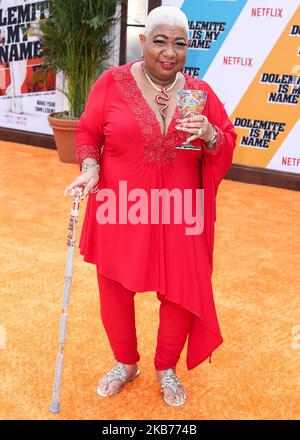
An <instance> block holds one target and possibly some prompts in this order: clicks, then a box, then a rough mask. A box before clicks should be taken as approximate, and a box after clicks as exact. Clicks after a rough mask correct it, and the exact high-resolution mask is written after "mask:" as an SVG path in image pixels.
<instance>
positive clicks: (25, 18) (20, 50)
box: [0, 0, 62, 134]
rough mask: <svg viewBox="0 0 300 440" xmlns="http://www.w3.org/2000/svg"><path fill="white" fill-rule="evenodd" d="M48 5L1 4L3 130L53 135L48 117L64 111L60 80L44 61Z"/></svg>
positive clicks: (21, 0) (15, 0)
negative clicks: (43, 33) (43, 29)
mask: <svg viewBox="0 0 300 440" xmlns="http://www.w3.org/2000/svg"><path fill="white" fill-rule="evenodd" d="M47 3H48V2H47V1H37V0H30V1H26V0H0V127H3V128H12V129H15V130H25V131H29V132H35V133H43V134H52V129H51V128H50V127H49V124H48V121H47V116H48V115H49V113H51V112H53V111H60V110H62V97H61V94H60V93H58V92H57V91H56V83H57V76H56V74H55V73H54V72H53V71H52V70H51V66H49V65H48V66H45V65H44V63H43V59H42V51H41V44H40V37H41V32H40V25H41V23H42V22H43V21H44V20H45V19H46V18H47V15H48V9H47Z"/></svg>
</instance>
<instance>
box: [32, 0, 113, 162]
mask: <svg viewBox="0 0 300 440" xmlns="http://www.w3.org/2000/svg"><path fill="white" fill-rule="evenodd" d="M118 3H120V1H119V0H50V1H49V14H48V18H47V19H46V20H45V21H44V22H43V23H42V24H41V26H40V30H41V38H40V41H41V44H42V50H43V58H44V60H45V64H48V63H49V64H50V65H51V67H52V68H53V69H54V70H55V71H57V72H59V71H61V72H63V74H64V78H65V84H66V86H65V87H64V90H61V91H62V93H63V94H64V95H65V96H66V98H67V100H68V104H69V111H67V112H59V113H52V114H51V115H49V117H48V120H49V123H50V125H51V127H52V129H53V132H54V138H55V143H56V147H57V150H58V154H59V158H60V160H61V161H62V162H69V163H75V162H76V154H75V138H74V136H75V126H76V123H77V121H78V118H79V117H80V115H81V113H82V112H83V110H84V105H85V102H86V99H87V97H88V94H89V92H90V89H91V87H92V85H93V83H94V82H95V80H96V79H97V77H98V76H99V75H100V74H101V73H102V72H103V71H104V70H105V69H106V68H107V67H108V59H109V57H110V54H111V47H112V40H111V38H110V37H109V32H110V30H111V27H112V25H113V24H115V23H116V22H117V20H118V19H119V17H117V16H116V7H117V4H118Z"/></svg>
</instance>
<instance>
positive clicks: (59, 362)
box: [50, 353, 63, 413]
mask: <svg viewBox="0 0 300 440" xmlns="http://www.w3.org/2000/svg"><path fill="white" fill-rule="evenodd" d="M62 366H63V354H62V353H59V354H58V355H57V359H56V368H55V378H54V386H53V394H52V401H51V406H50V411H51V412H54V413H57V412H59V394H60V383H61V374H62Z"/></svg>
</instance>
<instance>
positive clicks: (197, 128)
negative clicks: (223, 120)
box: [176, 115, 214, 145]
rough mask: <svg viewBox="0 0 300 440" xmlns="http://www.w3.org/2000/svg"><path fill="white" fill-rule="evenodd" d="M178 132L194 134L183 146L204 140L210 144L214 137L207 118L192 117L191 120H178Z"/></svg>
mask: <svg viewBox="0 0 300 440" xmlns="http://www.w3.org/2000/svg"><path fill="white" fill-rule="evenodd" d="M176 122H178V125H177V126H176V128H177V130H182V131H185V132H186V133H190V134H192V136H191V137H189V138H188V139H187V140H186V142H184V144H183V145H186V144H188V143H190V142H192V141H194V140H195V139H202V140H203V141H204V142H208V141H209V140H210V139H211V138H212V137H213V132H214V131H213V127H212V125H211V123H210V122H209V120H208V119H207V117H206V116H204V115H199V116H192V117H191V118H185V119H177V121H176Z"/></svg>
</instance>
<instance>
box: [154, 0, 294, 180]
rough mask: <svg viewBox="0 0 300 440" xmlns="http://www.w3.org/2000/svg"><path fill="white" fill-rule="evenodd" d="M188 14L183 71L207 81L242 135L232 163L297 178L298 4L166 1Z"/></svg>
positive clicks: (250, 0)
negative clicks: (187, 33)
mask: <svg viewBox="0 0 300 440" xmlns="http://www.w3.org/2000/svg"><path fill="white" fill-rule="evenodd" d="M162 4H163V5H170V6H178V7H180V8H181V9H182V10H183V12H185V14H186V15H187V17H188V19H189V28H190V35H189V37H190V43H189V50H188V58H187V63H186V69H185V71H186V73H188V74H190V75H192V76H194V77H197V78H201V79H203V80H204V81H207V82H208V83H209V84H210V86H211V87H212V88H213V89H214V91H215V92H216V93H217V95H218V96H219V98H220V99H221V100H222V102H224V105H225V108H226V111H227V113H228V114H229V116H230V117H231V120H232V122H233V123H234V125H235V127H236V131H237V133H238V141H237V147H236V151H235V154H234V163H236V164H241V165H246V166H252V167H260V168H269V169H273V170H280V171H285V172H293V173H300V104H299V96H300V6H299V0H248V1H247V0H184V1H181V0H163V2H162Z"/></svg>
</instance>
